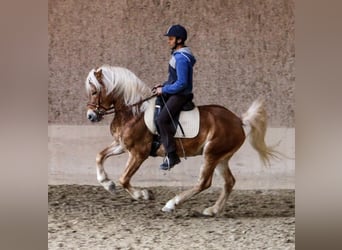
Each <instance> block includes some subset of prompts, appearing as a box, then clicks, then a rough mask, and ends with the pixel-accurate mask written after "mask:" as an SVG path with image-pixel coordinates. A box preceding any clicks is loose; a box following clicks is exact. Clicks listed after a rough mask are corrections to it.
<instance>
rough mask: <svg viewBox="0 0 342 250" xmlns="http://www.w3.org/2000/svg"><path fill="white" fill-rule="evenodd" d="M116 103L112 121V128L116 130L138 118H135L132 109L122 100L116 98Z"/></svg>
mask: <svg viewBox="0 0 342 250" xmlns="http://www.w3.org/2000/svg"><path fill="white" fill-rule="evenodd" d="M115 100H116V101H115V102H114V110H115V115H114V118H113V120H112V124H111V127H115V128H116V129H120V128H122V127H124V126H125V125H127V124H128V123H129V122H130V121H132V120H134V119H135V118H136V116H134V114H133V111H132V107H128V106H127V105H126V104H125V103H124V102H123V100H122V99H119V98H116V99H115Z"/></svg>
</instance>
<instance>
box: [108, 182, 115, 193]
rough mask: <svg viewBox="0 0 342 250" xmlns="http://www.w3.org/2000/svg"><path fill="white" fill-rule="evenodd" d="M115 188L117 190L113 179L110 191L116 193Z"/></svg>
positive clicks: (109, 187)
mask: <svg viewBox="0 0 342 250" xmlns="http://www.w3.org/2000/svg"><path fill="white" fill-rule="evenodd" d="M115 190H116V187H115V183H114V182H112V181H111V182H110V184H109V186H108V191H109V192H111V193H115Z"/></svg>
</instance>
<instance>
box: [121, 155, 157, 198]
mask: <svg viewBox="0 0 342 250" xmlns="http://www.w3.org/2000/svg"><path fill="white" fill-rule="evenodd" d="M128 154H129V157H128V161H127V164H126V168H125V171H124V173H123V174H122V175H121V177H120V184H121V185H122V187H123V188H124V189H125V190H126V191H127V192H128V193H129V194H130V195H131V196H132V198H133V199H135V200H140V199H144V200H153V199H154V195H153V193H152V191H150V190H147V189H138V188H134V187H133V186H131V184H130V180H131V178H132V176H133V175H134V174H135V172H136V171H137V170H138V169H139V167H140V166H141V164H142V163H143V162H144V161H145V160H146V159H147V157H148V156H146V157H145V156H141V155H137V154H133V153H131V152H129V153H128Z"/></svg>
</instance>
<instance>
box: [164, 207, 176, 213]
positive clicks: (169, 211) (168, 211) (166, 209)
mask: <svg viewBox="0 0 342 250" xmlns="http://www.w3.org/2000/svg"><path fill="white" fill-rule="evenodd" d="M162 211H163V212H166V213H171V212H173V211H174V209H172V208H168V207H166V206H165V207H163V208H162Z"/></svg>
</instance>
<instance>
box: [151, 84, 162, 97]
mask: <svg viewBox="0 0 342 250" xmlns="http://www.w3.org/2000/svg"><path fill="white" fill-rule="evenodd" d="M152 93H153V94H154V95H161V94H162V93H163V90H162V87H161V86H158V87H154V88H153V89H152Z"/></svg>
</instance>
